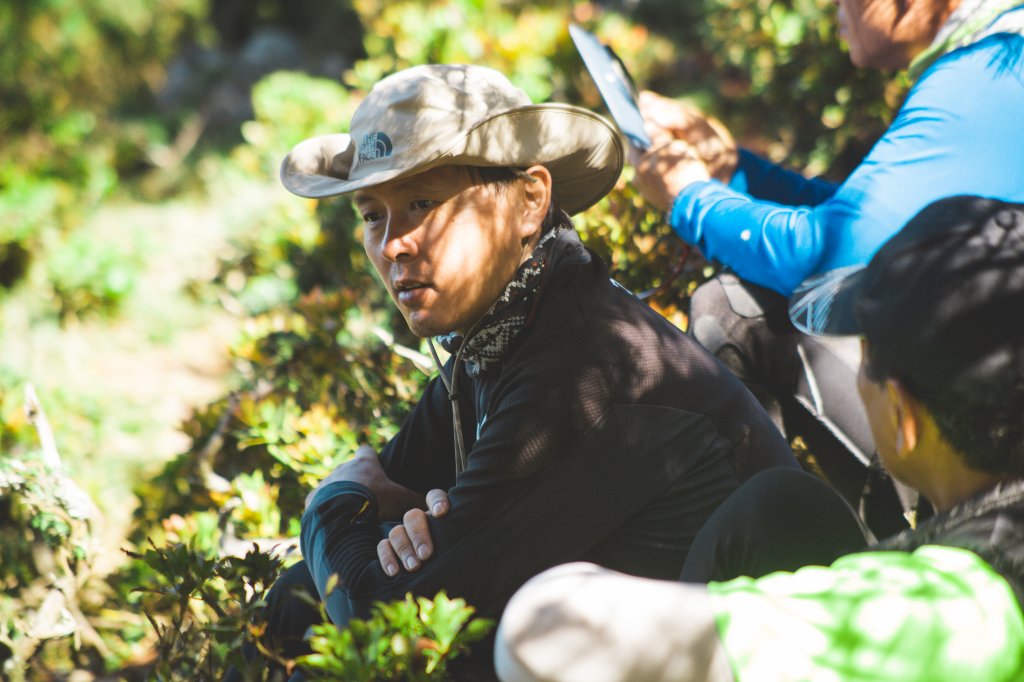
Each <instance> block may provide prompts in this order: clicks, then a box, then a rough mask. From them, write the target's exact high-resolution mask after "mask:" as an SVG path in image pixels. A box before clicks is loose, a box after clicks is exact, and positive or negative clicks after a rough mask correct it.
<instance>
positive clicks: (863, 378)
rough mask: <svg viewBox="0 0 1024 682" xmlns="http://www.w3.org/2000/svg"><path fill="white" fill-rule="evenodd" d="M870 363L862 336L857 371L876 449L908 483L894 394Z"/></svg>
mask: <svg viewBox="0 0 1024 682" xmlns="http://www.w3.org/2000/svg"><path fill="white" fill-rule="evenodd" d="M867 363H868V346H867V342H866V341H864V340H861V354H860V370H859V371H858V372H857V392H858V393H860V399H861V402H863V403H864V411H865V412H866V413H867V417H868V423H869V424H870V425H871V435H872V436H873V437H874V440H875V450H877V451H878V457H879V459H881V461H882V464H883V466H885V469H886V471H888V472H889V473H890V474H892V475H893V476H894V477H896V478H897V479H899V480H900V481H902V482H904V483H910V481H909V480H907V472H906V471H904V468H905V466H904V461H903V460H902V459H901V458H900V457H898V453H899V433H898V429H899V426H898V423H897V419H896V416H895V411H894V406H893V395H892V392H891V390H890V388H889V386H888V384H887V383H886V382H882V383H876V382H874V381H872V380H871V378H870V377H868V375H867V372H866V368H867Z"/></svg>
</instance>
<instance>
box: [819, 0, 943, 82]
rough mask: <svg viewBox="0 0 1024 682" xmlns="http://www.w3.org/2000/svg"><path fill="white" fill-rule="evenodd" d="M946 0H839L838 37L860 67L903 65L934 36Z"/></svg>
mask: <svg viewBox="0 0 1024 682" xmlns="http://www.w3.org/2000/svg"><path fill="white" fill-rule="evenodd" d="M945 4H946V3H944V2H943V0H836V5H838V7H839V15H838V22H839V37H840V38H842V39H843V40H845V41H846V43H847V45H848V46H849V48H850V60H851V61H852V62H853V63H854V64H856V65H857V66H861V67H868V68H874V69H902V68H905V67H906V66H907V65H908V64H910V61H911V60H912V59H913V58H914V57H915V56H916V55H917V53H918V52H920V51H921V50H923V49H924V48H925V47H927V46H928V44H929V43H930V42H931V41H932V39H933V38H934V37H935V33H936V32H937V31H938V27H939V24H940V22H941V19H942V18H944V16H940V15H944V14H945V13H946V12H945Z"/></svg>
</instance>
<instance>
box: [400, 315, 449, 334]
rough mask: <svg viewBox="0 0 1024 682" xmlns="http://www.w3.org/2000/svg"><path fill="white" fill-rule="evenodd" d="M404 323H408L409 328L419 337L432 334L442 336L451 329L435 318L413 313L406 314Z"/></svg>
mask: <svg viewBox="0 0 1024 682" xmlns="http://www.w3.org/2000/svg"><path fill="white" fill-rule="evenodd" d="M405 323H406V324H408V325H409V330H410V331H411V332H412V333H413V334H415V335H416V336H418V337H420V338H421V339H425V338H428V337H433V336H444V335H445V334H448V333H450V332H451V331H452V330H451V329H448V326H449V325H445V324H442V323H439V322H438V321H437V320H432V319H430V317H429V316H427V315H422V316H418V315H416V314H415V313H414V314H412V315H406V316H405Z"/></svg>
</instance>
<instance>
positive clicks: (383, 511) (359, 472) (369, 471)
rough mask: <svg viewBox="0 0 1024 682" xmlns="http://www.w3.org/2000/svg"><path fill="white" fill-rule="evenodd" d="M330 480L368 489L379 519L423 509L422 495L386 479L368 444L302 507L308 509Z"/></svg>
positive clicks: (317, 488) (325, 482)
mask: <svg viewBox="0 0 1024 682" xmlns="http://www.w3.org/2000/svg"><path fill="white" fill-rule="evenodd" d="M334 481H352V482H353V483H359V484H362V485H364V486H366V487H367V488H369V489H370V491H371V492H372V493H373V494H374V496H375V497H376V498H377V505H378V512H377V516H378V517H379V518H380V519H381V520H390V519H399V518H401V517H402V514H404V513H405V512H406V511H408V510H410V509H414V508H422V507H423V506H424V500H423V496H422V495H420V494H419V493H417V492H416V491H414V490H410V489H409V488H406V487H405V486H401V485H398V484H397V483H395V482H394V481H392V480H391V479H390V478H388V475H387V474H386V473H384V469H383V468H381V466H380V460H379V459H377V453H376V452H375V451H374V449H373V448H371V447H370V446H369V445H362V446H360V447H359V449H357V450H356V454H355V455H354V456H353V457H352V459H350V460H349V461H347V462H345V463H344V464H342V465H341V466H339V467H338V468H337V469H335V470H334V471H332V472H331V473H329V474H328V475H327V477H326V478H325V479H324V480H322V481H320V483H319V485H317V487H316V488H314V489H313V491H312V492H311V493H309V494H308V495H306V507H309V503H310V502H311V501H312V500H313V496H314V495H315V494H316V492H317V491H318V490H320V489H321V488H323V487H324V486H325V485H327V484H328V483H332V482H334Z"/></svg>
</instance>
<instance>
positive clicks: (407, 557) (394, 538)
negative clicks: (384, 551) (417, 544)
mask: <svg viewBox="0 0 1024 682" xmlns="http://www.w3.org/2000/svg"><path fill="white" fill-rule="evenodd" d="M387 542H389V543H390V544H391V548H392V550H393V551H394V552H395V554H396V555H398V561H399V562H400V563H401V564H402V566H403V567H404V568H405V570H407V571H416V570H419V567H420V560H419V558H418V557H417V556H416V551H415V550H414V549H413V544H412V541H411V540H410V539H409V534H408V533H407V532H406V530H405V526H395V527H394V528H392V529H391V532H390V533H388V539H387ZM377 555H378V558H379V556H380V545H378V548H377ZM384 570H387V569H386V568H385V569H384Z"/></svg>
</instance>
